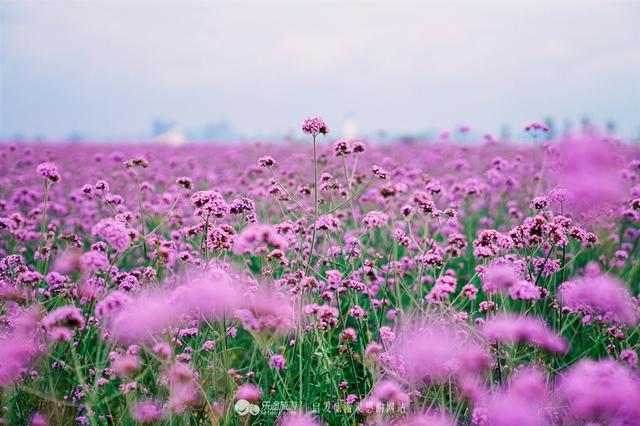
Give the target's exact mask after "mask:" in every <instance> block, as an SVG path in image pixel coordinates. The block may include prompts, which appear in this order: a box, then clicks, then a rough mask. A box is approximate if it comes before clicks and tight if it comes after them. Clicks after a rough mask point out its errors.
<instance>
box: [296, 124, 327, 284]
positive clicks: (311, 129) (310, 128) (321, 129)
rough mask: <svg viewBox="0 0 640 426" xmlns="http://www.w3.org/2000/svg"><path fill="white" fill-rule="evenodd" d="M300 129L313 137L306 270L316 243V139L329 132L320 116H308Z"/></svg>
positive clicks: (309, 265)
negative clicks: (311, 194)
mask: <svg viewBox="0 0 640 426" xmlns="http://www.w3.org/2000/svg"><path fill="white" fill-rule="evenodd" d="M302 131H303V132H304V133H306V134H308V135H311V137H312V138H313V230H312V231H311V232H312V234H311V248H310V250H309V259H308V260H307V267H306V271H307V272H308V271H309V268H310V267H311V261H312V259H313V250H314V249H315V245H316V221H317V220H318V209H319V205H318V147H317V144H316V139H317V137H318V135H319V134H322V135H326V134H327V133H329V127H328V126H327V123H325V121H324V120H323V119H322V118H320V117H310V118H307V119H306V120H304V123H302Z"/></svg>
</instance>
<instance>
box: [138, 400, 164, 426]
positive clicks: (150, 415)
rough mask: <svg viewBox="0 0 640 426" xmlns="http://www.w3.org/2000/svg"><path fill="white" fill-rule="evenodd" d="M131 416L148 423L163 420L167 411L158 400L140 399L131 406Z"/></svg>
mask: <svg viewBox="0 0 640 426" xmlns="http://www.w3.org/2000/svg"><path fill="white" fill-rule="evenodd" d="M131 417H132V418H133V420H135V421H137V422H140V423H142V424H147V423H155V422H159V421H162V420H163V419H164V417H165V413H164V410H163V408H162V404H160V403H159V402H158V401H154V400H151V399H147V400H138V401H136V402H134V403H133V405H132V407H131Z"/></svg>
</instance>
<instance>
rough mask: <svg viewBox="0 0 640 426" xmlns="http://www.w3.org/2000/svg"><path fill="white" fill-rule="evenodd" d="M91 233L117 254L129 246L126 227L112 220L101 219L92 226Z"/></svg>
mask: <svg viewBox="0 0 640 426" xmlns="http://www.w3.org/2000/svg"><path fill="white" fill-rule="evenodd" d="M91 233H92V234H93V235H97V236H98V237H100V238H103V239H105V240H106V241H107V242H108V243H109V244H111V246H112V247H113V248H114V249H116V251H118V252H121V251H124V250H125V249H126V248H127V247H129V244H131V236H130V233H129V230H128V229H127V227H126V226H124V224H123V223H122V222H118V221H117V220H114V219H102V220H101V221H100V222H98V223H97V224H95V225H94V226H93V228H92V230H91Z"/></svg>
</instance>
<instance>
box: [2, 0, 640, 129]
mask: <svg viewBox="0 0 640 426" xmlns="http://www.w3.org/2000/svg"><path fill="white" fill-rule="evenodd" d="M638 22H640V2H616V1H608V2H604V1H602V2H548V1H546V2H543V1H539V2H521V1H513V2H493V3H488V2H479V1H473V2H439V3H434V2H412V3H402V2H364V1H360V2H351V3H346V2H328V1H322V2H321V1H316V2H305V1H302V2H296V3H293V2H267V1H260V2H251V3H246V2H205V1H198V2H189V1H177V0H176V1H164V2H159V1H109V2H107V1H102V2H97V1H85V2H71V1H62V2H60V1H59V2H52V1H51V2H43V1H40V2H31V1H27V0H17V1H12V0H0V138H4V139H7V138H11V137H13V136H14V135H17V134H20V135H22V136H23V137H25V138H35V137H38V136H40V137H44V138H47V139H60V138H66V137H68V136H69V135H70V134H71V133H74V132H76V133H80V134H82V135H84V136H85V137H87V138H92V139H111V140H113V139H126V138H129V139H134V138H144V137H146V136H148V134H149V132H150V131H151V123H152V120H154V119H156V118H161V119H164V120H170V121H172V122H175V123H176V127H177V128H179V129H183V130H185V131H186V130H190V129H201V128H204V126H205V125H206V124H207V123H211V122H220V121H225V122H227V123H229V125H230V126H232V127H233V128H234V129H235V131H236V132H237V134H239V135H242V136H243V137H246V138H261V137H268V136H271V135H281V134H285V133H287V132H290V131H295V132H298V133H299V126H300V123H301V122H302V120H303V119H304V118H305V117H306V116H309V115H321V116H323V117H324V118H325V119H326V120H327V122H328V123H329V126H330V127H331V128H332V129H335V131H334V132H333V133H334V135H335V136H339V135H340V133H343V132H344V131H345V126H346V124H345V123H348V127H349V129H350V130H349V133H353V134H354V136H364V135H368V134H373V133H375V132H378V131H379V130H381V129H383V130H385V131H387V132H390V133H397V134H405V133H406V134H410V133H419V132H424V131H427V130H433V131H442V130H447V129H451V128H453V127H455V126H457V125H460V124H463V123H464V124H468V125H469V126H471V128H472V129H474V130H477V131H479V132H483V133H484V132H491V133H497V132H498V131H499V129H500V128H501V126H502V125H503V124H510V125H511V126H513V128H515V129H521V128H522V127H523V126H524V125H525V124H527V123H529V122H531V121H535V120H541V119H543V118H544V117H546V116H553V117H554V118H556V119H557V120H559V121H563V120H565V119H571V120H573V121H574V122H576V121H577V120H579V119H580V117H582V116H584V115H588V116H589V117H591V118H592V120H594V121H596V122H604V121H605V120H615V122H616V123H617V126H618V129H619V133H620V134H622V135H623V136H630V135H637V134H638V133H639V132H640V24H638Z"/></svg>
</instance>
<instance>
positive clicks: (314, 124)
mask: <svg viewBox="0 0 640 426" xmlns="http://www.w3.org/2000/svg"><path fill="white" fill-rule="evenodd" d="M302 131H303V132H304V133H306V134H308V135H311V136H314V137H315V136H318V135H319V134H322V135H326V134H327V133H329V127H328V126H327V123H325V122H324V120H323V119H322V118H320V117H307V118H306V119H305V120H304V122H303V123H302Z"/></svg>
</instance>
